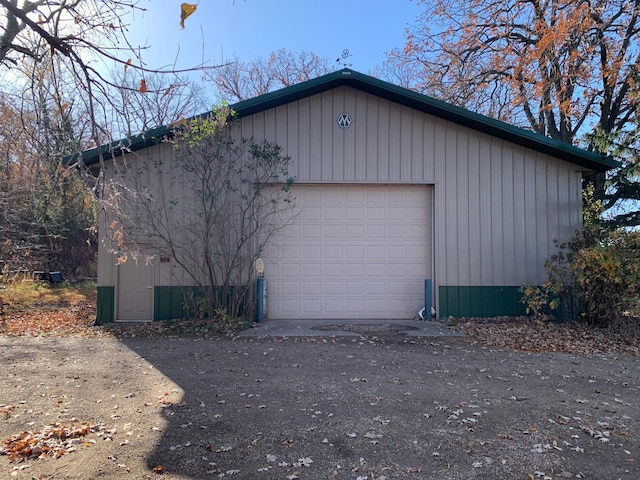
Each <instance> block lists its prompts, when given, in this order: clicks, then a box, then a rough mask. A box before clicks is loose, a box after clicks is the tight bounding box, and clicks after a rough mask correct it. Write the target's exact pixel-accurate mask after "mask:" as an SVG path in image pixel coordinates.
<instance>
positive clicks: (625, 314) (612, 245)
mask: <svg viewBox="0 0 640 480" xmlns="http://www.w3.org/2000/svg"><path fill="white" fill-rule="evenodd" d="M557 246H558V253H556V254H555V255H553V256H552V257H551V258H550V259H549V260H548V261H547V263H546V265H545V268H546V271H547V280H545V281H544V282H543V283H542V284H541V285H539V286H532V285H524V286H523V287H522V288H521V289H520V291H521V292H522V294H523V297H522V303H524V304H525V305H526V310H527V313H532V314H533V315H534V316H535V317H537V318H539V319H542V318H548V317H549V315H553V316H554V317H556V318H559V319H575V320H580V321H583V322H586V323H589V324H591V325H594V326H598V327H604V328H614V329H618V328H620V327H624V328H625V329H626V330H627V331H628V328H629V327H630V326H633V327H634V329H635V326H636V325H637V323H638V322H637V317H638V313H639V312H638V299H639V298H640V282H638V280H639V278H638V277H639V276H640V252H639V247H640V232H621V231H617V232H614V233H611V234H608V235H606V236H604V237H603V238H601V239H599V240H597V239H594V238H591V237H590V235H589V234H588V233H584V232H582V233H578V234H576V235H575V236H574V237H573V238H572V239H571V240H570V241H569V242H566V243H562V244H557Z"/></svg>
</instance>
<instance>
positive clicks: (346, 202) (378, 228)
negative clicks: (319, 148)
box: [265, 185, 432, 319]
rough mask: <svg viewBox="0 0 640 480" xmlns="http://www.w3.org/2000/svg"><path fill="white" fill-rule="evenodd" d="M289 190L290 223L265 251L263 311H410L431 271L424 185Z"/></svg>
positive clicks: (295, 314)
mask: <svg viewBox="0 0 640 480" xmlns="http://www.w3.org/2000/svg"><path fill="white" fill-rule="evenodd" d="M295 189H296V191H295V192H294V195H295V196H296V198H297V200H296V204H297V208H298V209H299V211H300V215H299V217H298V219H297V222H298V228H288V229H286V230H284V231H283V232H282V233H281V235H280V239H279V242H278V243H279V244H280V245H282V247H277V246H275V247H273V248H270V249H269V250H268V251H267V252H266V254H265V277H266V279H267V282H268V289H267V291H268V315H269V317H270V318H292V319H295V318H300V319H303V318H389V319H391V318H410V317H413V316H414V315H415V314H416V313H417V311H418V310H420V308H422V306H423V303H424V278H426V277H429V276H430V272H431V231H432V227H431V202H432V189H431V187H426V186H407V185H398V186H393V185H302V186H298V185H296V187H295ZM296 283H297V287H296V286H294V284H296Z"/></svg>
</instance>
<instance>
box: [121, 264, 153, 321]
mask: <svg viewBox="0 0 640 480" xmlns="http://www.w3.org/2000/svg"><path fill="white" fill-rule="evenodd" d="M117 269H118V292H117V298H116V302H117V308H116V311H117V315H116V321H119V322H150V321H152V320H153V264H152V263H149V264H147V263H146V262H145V261H144V259H139V260H138V262H137V263H136V262H135V261H134V260H133V259H128V260H127V261H126V262H124V263H122V264H120V265H118V267H117Z"/></svg>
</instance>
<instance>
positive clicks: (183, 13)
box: [180, 3, 198, 28]
mask: <svg viewBox="0 0 640 480" xmlns="http://www.w3.org/2000/svg"><path fill="white" fill-rule="evenodd" d="M196 8H198V5H196V4H193V3H183V4H182V5H180V26H181V27H182V28H184V21H185V20H186V19H187V18H188V17H189V16H190V15H191V14H192V13H193V12H195V11H196Z"/></svg>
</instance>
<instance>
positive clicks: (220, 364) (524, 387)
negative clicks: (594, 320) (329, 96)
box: [0, 331, 640, 480]
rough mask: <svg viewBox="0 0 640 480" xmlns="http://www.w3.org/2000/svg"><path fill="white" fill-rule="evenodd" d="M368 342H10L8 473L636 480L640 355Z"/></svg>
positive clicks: (5, 351)
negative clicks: (23, 454)
mask: <svg viewBox="0 0 640 480" xmlns="http://www.w3.org/2000/svg"><path fill="white" fill-rule="evenodd" d="M362 333H363V335H361V336H357V337H330V336H329V337H308V338H230V337H219V338H212V339H203V338H184V337H182V338H179V337H168V338H167V337H164V338H149V339H140V338H128V339H120V340H118V339H116V338H113V337H108V336H105V337H95V338H85V337H66V338H56V337H53V338H24V337H15V338H10V337H0V348H1V349H2V357H1V367H2V368H1V369H0V371H1V372H2V375H1V381H0V392H1V393H0V439H2V440H4V443H3V445H2V446H1V447H0V448H3V449H4V452H5V454H4V455H0V478H2V479H5V478H6V479H10V478H16V479H34V478H35V479H41V478H42V479H67V478H73V479H100V478H104V479H111V478H130V479H146V478H166V479H200V478H226V477H233V478H237V479H258V480H259V479H282V480H293V479H334V478H335V479H353V480H365V479H367V480H369V479H371V480H373V479H375V480H384V479H398V478H402V479H404V478H408V479H522V480H528V479H532V480H537V479H541V480H544V479H556V478H584V479H600V480H602V479H638V478H640V437H639V434H640V401H638V393H639V392H638V388H639V378H640V360H639V359H638V358H637V357H633V356H630V355H621V354H617V355H605V354H596V355H572V354H561V353H523V352H514V351H508V350H497V349H494V348H490V347H486V346H483V345H481V344H475V343H472V342H470V341H469V340H467V339H465V338H454V337H446V338H407V337H402V336H400V335H399V334H397V333H385V332H380V333H377V332H375V331H363V332H362ZM19 434H22V436H21V437H20V438H16V442H13V443H9V442H8V439H10V438H11V436H16V435H19ZM29 449H31V452H32V454H33V455H32V456H31V458H27V459H24V457H23V456H17V457H16V458H15V460H14V461H11V453H14V454H16V455H17V453H18V452H23V453H24V452H26V451H28V450H29ZM56 457H57V458H56Z"/></svg>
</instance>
